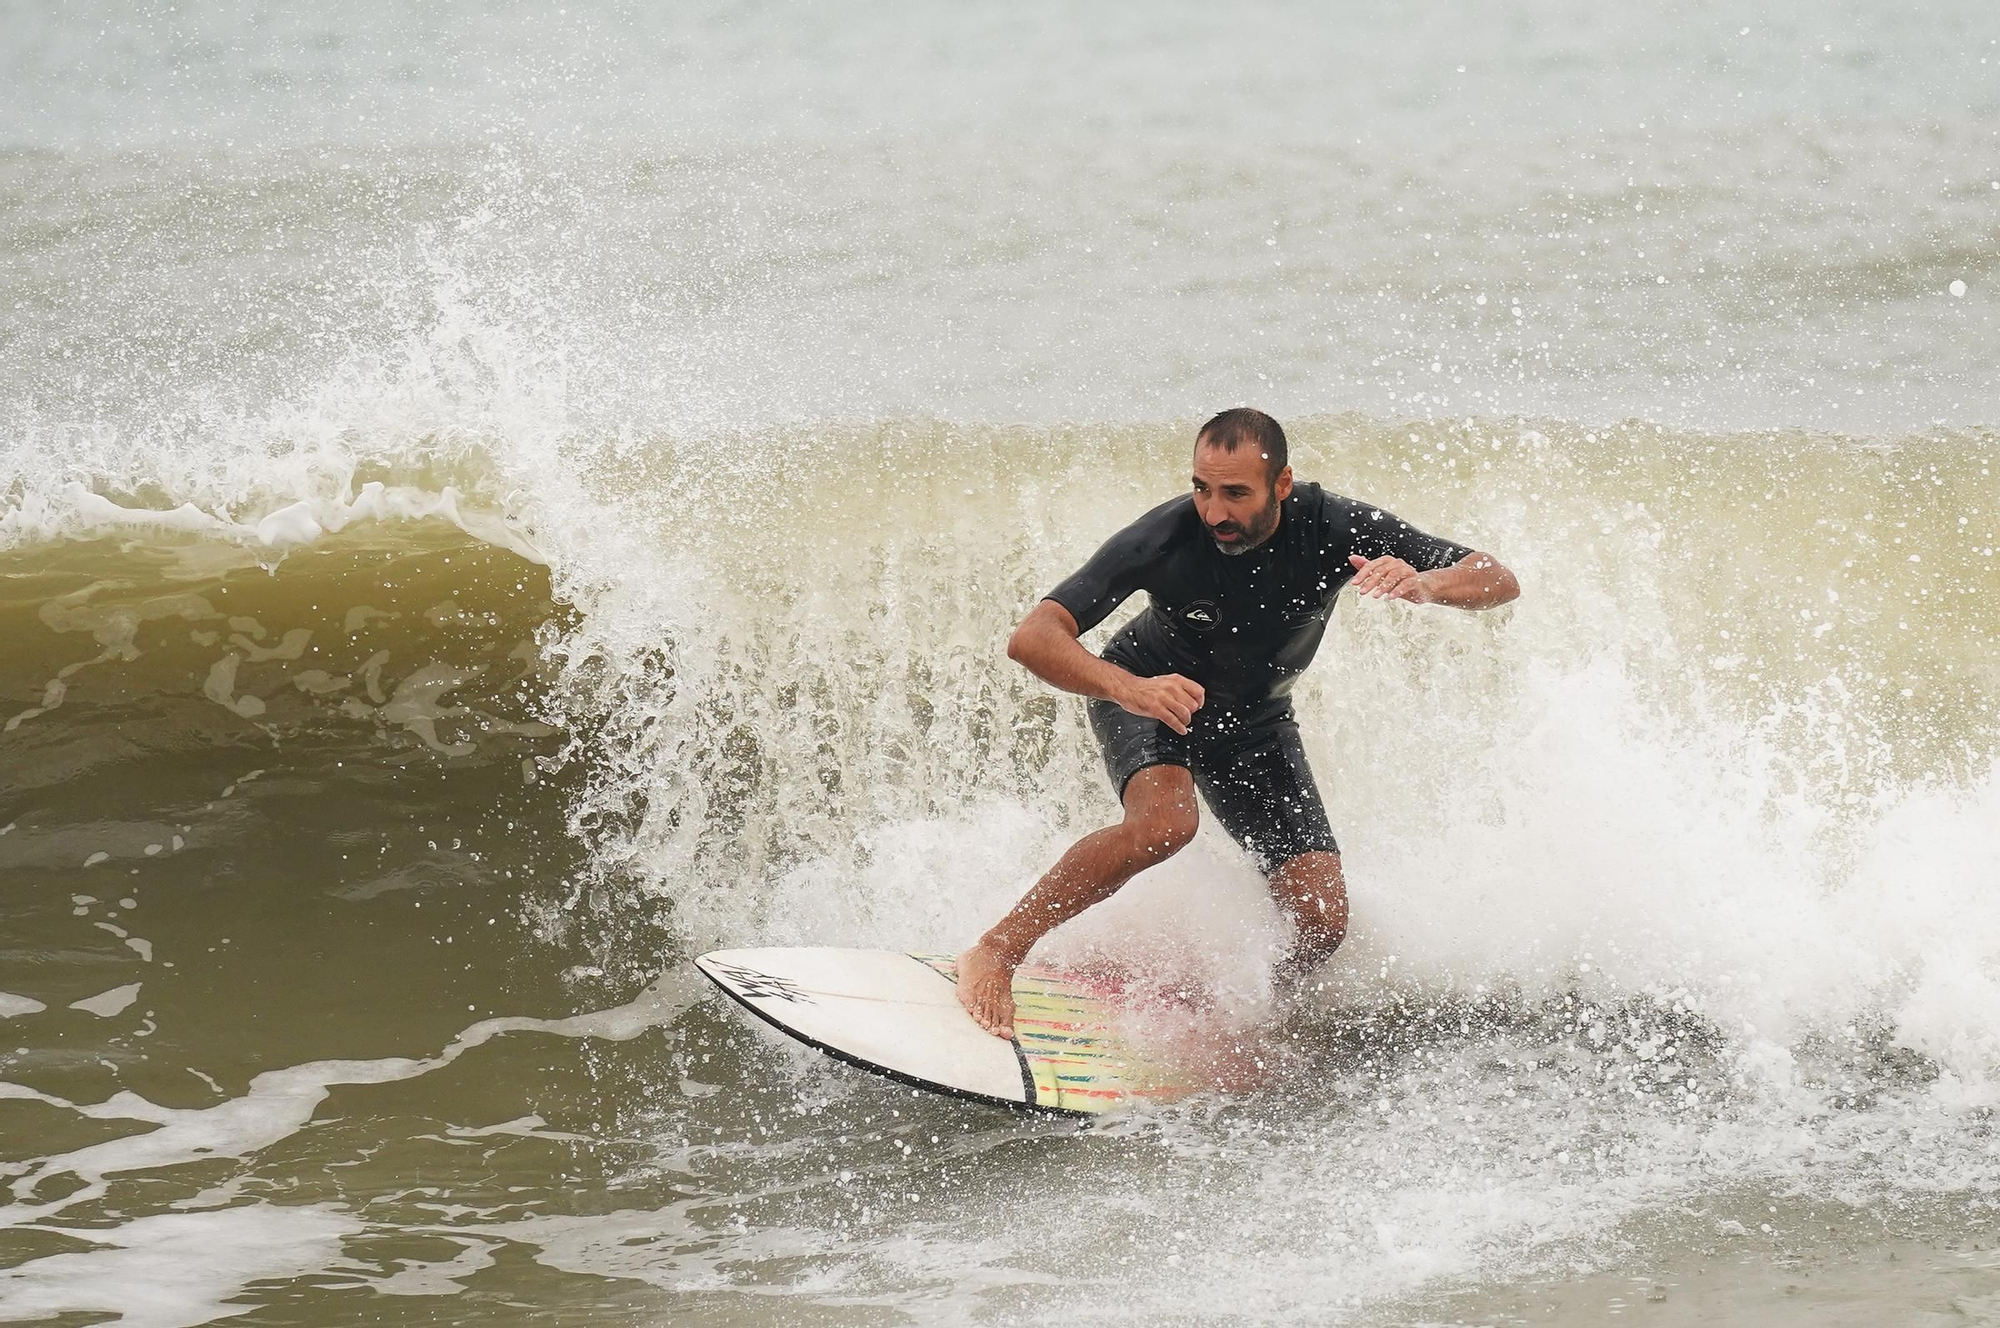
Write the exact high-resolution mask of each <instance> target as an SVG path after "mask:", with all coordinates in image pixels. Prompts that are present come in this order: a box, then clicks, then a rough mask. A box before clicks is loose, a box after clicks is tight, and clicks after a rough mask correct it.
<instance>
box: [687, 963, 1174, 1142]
mask: <svg viewBox="0 0 2000 1328" xmlns="http://www.w3.org/2000/svg"><path fill="white" fill-rule="evenodd" d="M694 962H695V966H696V967H697V968H699V969H700V970H701V971H702V973H703V974H704V975H705V976H707V977H708V979H709V980H710V981H712V982H714V983H715V985H716V986H718V987H720V988H721V989H722V991H723V992H724V993H725V994H726V995H728V997H729V998H730V999H731V1000H733V1001H735V1002H736V1003H737V1004H738V1005H741V1006H742V1007H743V1008H744V1009H746V1010H748V1011H749V1012H750V1013H751V1014H754V1015H756V1016H757V1017H758V1018H759V1019H762V1020H763V1021H764V1022H766V1023H768V1024H771V1025H773V1026H774V1027H776V1028H778V1029H779V1030H780V1031H782V1032H784V1033H785V1034H786V1035H787V1036H789V1037H792V1038H794V1039H796V1040H797V1041H799V1042H802V1043H804V1044H806V1045H807V1046H809V1047H815V1048H817V1049H818V1050H820V1051H823V1052H825V1053H826V1054H827V1055H829V1056H832V1057H834V1058H835V1059H836V1060H841V1061H845V1062H847V1063H848V1064H849V1065H855V1066H859V1067H860V1068H861V1069H864V1070H868V1071H871V1072H873V1073H875V1074H880V1075H885V1076H887V1077H888V1078H890V1079H894V1080H897V1081H898V1082H901V1083H905V1084H909V1085H911V1086H912V1087H915V1088H923V1089H929V1090H930V1091H932V1092H936V1093H945V1094H950V1095H952V1096H956V1097H963V1098H971V1099H974V1100H976V1101H980V1102H994V1103H999V1104H1001V1105H1004V1106H1009V1107H1018V1108H1024V1109H1029V1110H1035V1111H1047V1112H1059V1113H1063V1114H1067V1115H1076V1116H1089V1115H1096V1114H1098V1113H1101V1112H1105V1111H1110V1110H1113V1109H1115V1108H1117V1107H1120V1106H1123V1105H1126V1104H1128V1103H1132V1102H1137V1101H1170V1100H1172V1099H1174V1098H1177V1097H1184V1096H1186V1095H1187V1094H1188V1093H1190V1092H1193V1091H1194V1090H1195V1089H1197V1088H1199V1087H1201V1086H1202V1085H1200V1084H1199V1083H1196V1082H1194V1081H1193V1080H1192V1078H1191V1077H1190V1076H1189V1075H1187V1074H1185V1073H1183V1072H1180V1071H1177V1070H1176V1069H1175V1068H1174V1067H1173V1066H1172V1065H1170V1064H1168V1063H1167V1062H1166V1061H1165V1060H1164V1059H1162V1058H1160V1057H1158V1056H1157V1055H1149V1054H1148V1053H1147V1052H1146V1050H1145V1049H1144V1048H1143V1047H1142V1046H1140V1045H1138V1044H1137V1043H1135V1042H1134V1041H1133V1040H1132V1039H1131V1038H1130V1037H1129V1036H1128V1033H1129V1026H1130V1023H1131V1016H1132V1011H1131V1009H1130V1008H1129V1006H1128V1004H1127V1002H1126V1000H1125V992H1124V990H1123V988H1122V986H1121V985H1120V984H1119V983H1118V982H1117V981H1116V980H1115V979H1109V978H1104V977H1095V976H1091V975H1087V974H1082V973H1074V972H1065V971H1062V970H1059V969H1052V968H1042V967H1023V968H1021V969H1020V970H1018V971H1017V972H1016V973H1015V974H1014V1034H1015V1036H1014V1037H1013V1038H1012V1039H1011V1040H1010V1039H1004V1038H997V1037H995V1036H993V1035H992V1034H991V1033H988V1032H987V1031H986V1030H985V1029H983V1028H981V1027H979V1025H978V1024H976V1023H974V1022H973V1019H972V1016H971V1015H969V1014H967V1013H966V1012H965V1009H964V1007H963V1006H961V1005H960V1004H959V1003H958V991H957V985H958V962H957V959H956V958H955V957H954V956H951V955H935V954H906V953H903V952H900V951H896V950H839V949H830V948H816V947H804V948H778V947H773V948H766V949H750V950H717V951H714V952H713V953H710V954H705V955H702V956H700V957H699V958H697V959H696V960H695V961H694Z"/></svg>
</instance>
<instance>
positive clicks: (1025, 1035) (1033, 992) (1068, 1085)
mask: <svg viewBox="0 0 2000 1328" xmlns="http://www.w3.org/2000/svg"><path fill="white" fill-rule="evenodd" d="M910 957H911V958H912V959H915V960H917V961H918V962H919V963H921V964H925V965H928V966H929V967H930V968H932V969H934V970H936V971H937V972H939V973H942V974H943V975H944V976H945V977H948V978H950V979H951V980H952V981H953V982H956V981H958V961H957V959H956V958H955V957H953V956H951V955H922V954H920V955H911V956H910ZM1119 995H1120V991H1119V988H1118V987H1117V985H1116V984H1113V983H1108V982H1100V981H1094V980H1092V979H1090V978H1089V977H1086V976H1083V975H1080V974H1074V973H1061V972H1056V971H1053V970H1050V969H1042V968H1023V969H1021V970H1020V971H1019V972H1017V973H1015V975H1014V1046H1015V1050H1016V1051H1017V1053H1018V1054H1019V1055H1020V1057H1021V1062H1022V1065H1023V1066H1024V1067H1025V1069H1026V1077H1027V1078H1030V1079H1032V1081H1033V1083H1034V1086H1035V1105H1036V1106H1038V1107H1047V1108H1050V1109H1052V1110H1056V1111H1081V1112H1093V1113H1094V1112H1100V1111H1109V1110H1110V1109H1111V1108H1113V1107H1116V1106H1118V1105H1120V1104H1121V1103H1123V1102H1125V1101H1126V1100H1127V1099H1129V1098H1133V1097H1153V1098H1157V1097H1161V1096H1165V1095H1171V1094H1172V1093H1173V1091H1174V1089H1175V1088H1176V1085H1175V1084H1174V1082H1173V1080H1174V1078H1175V1076H1174V1075H1173V1074H1172V1073H1171V1072H1170V1071H1169V1070H1168V1069H1167V1067H1165V1066H1162V1065H1159V1064H1156V1063H1153V1062H1150V1061H1148V1060H1147V1059H1146V1058H1145V1056H1144V1055H1143V1054H1142V1053H1140V1052H1139V1051H1137V1050H1136V1049H1135V1048H1133V1047H1132V1046H1130V1045H1129V1044H1128V1043H1127V1042H1126V1041H1125V1040H1124V1038H1123V1037H1121V1036H1120V1035H1119V1032H1118V1028H1117V1025H1118V1022H1119V1017H1120V1016H1119V1008H1118V997H1119Z"/></svg>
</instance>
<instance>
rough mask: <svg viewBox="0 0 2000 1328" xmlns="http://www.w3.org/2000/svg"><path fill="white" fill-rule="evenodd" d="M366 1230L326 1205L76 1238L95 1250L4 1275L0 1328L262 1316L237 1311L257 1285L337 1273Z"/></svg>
mask: <svg viewBox="0 0 2000 1328" xmlns="http://www.w3.org/2000/svg"><path fill="white" fill-rule="evenodd" d="M360 1230H361V1224H360V1223H359V1222H357V1221H356V1220H355V1219H354V1218H352V1217H349V1216H347V1215H345V1214H342V1213H339V1212H337V1211H336V1210H334V1209H332V1208H329V1207H326V1206H323V1205H303V1206H279V1205H273V1204H250V1205H246V1206H243V1207H238V1208H223V1209H216V1210H212V1211H208V1212H180V1213H160V1214H155V1215H153V1216H150V1217H133V1218H127V1219H125V1220H124V1221H122V1222H120V1223H119V1224H118V1225H117V1226H115V1227H108V1228H91V1229H88V1230H75V1229H69V1230H67V1232H66V1234H68V1235H71V1236H73V1237H76V1238H77V1239H82V1240H88V1241H90V1242H92V1243H93V1244H94V1245H96V1246H97V1248H95V1249H91V1250H84V1251H80V1252H76V1253H71V1254H52V1255H48V1256H46V1257H44V1258H40V1259H32V1260H30V1261H28V1262H27V1263H24V1264H20V1265H18V1266H16V1267H13V1268H8V1269H4V1270H0V1321H6V1322H18V1321H22V1320H29V1319H52V1318H55V1317H57V1316H59V1315H66V1314H112V1315H116V1316H118V1317H117V1322H118V1323H120V1324H121V1325H124V1328H195V1325H197V1324H204V1323H213V1322H215V1321H216V1320H218V1319H230V1318H234V1317H236V1316H237V1315H239V1314H245V1313H248V1312H249V1311H251V1310H253V1309H255V1308H256V1306H255V1305H253V1304H233V1303H231V1301H232V1300H233V1298H234V1297H236V1296H238V1295H239V1294H241V1293H242V1292H243V1291H245V1290H246V1289H248V1288H249V1287H250V1286H251V1284H253V1283H256V1282H264V1281H270V1280H274V1279H285V1278H296V1277H303V1276H306V1275H307V1274H310V1273H318V1272H326V1271H332V1270H334V1269H336V1268H337V1267H339V1266H340V1265H341V1242H342V1240H343V1239H344V1238H345V1237H347V1236H350V1235H353V1234H355V1233H357V1232H358V1231H360Z"/></svg>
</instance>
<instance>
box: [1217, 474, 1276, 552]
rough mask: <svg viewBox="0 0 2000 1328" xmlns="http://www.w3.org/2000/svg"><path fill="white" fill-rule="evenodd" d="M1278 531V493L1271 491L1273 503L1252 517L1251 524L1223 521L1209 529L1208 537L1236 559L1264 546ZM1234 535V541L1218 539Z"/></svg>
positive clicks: (1274, 490)
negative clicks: (1241, 524) (1240, 524)
mask: <svg viewBox="0 0 2000 1328" xmlns="http://www.w3.org/2000/svg"><path fill="white" fill-rule="evenodd" d="M1277 530H1278V491H1277V490H1276V489H1272V490H1271V501H1270V503H1269V504H1268V505H1266V507H1265V508H1264V510H1263V511H1261V512H1259V513H1258V514H1257V515H1256V516H1254V517H1252V518H1251V520H1250V524H1249V525H1247V526H1239V525H1237V524H1236V523H1235V522H1234V521H1223V522H1219V523H1217V524H1216V525H1213V526H1210V527H1209V528H1208V537H1209V538H1210V539H1211V540H1215V547H1216V548H1218V549H1220V550H1222V551H1223V552H1224V553H1226V554H1228V555H1229V556H1230V557H1232V558H1234V557H1235V556H1236V555H1237V554H1240V553H1248V552H1250V550H1252V549H1255V548H1258V547H1260V546H1262V545H1263V543H1264V541H1265V540H1268V539H1270V538H1271V536H1272V535H1274V534H1276V533H1277ZM1228 534H1233V535H1235V536H1236V538H1235V539H1233V540H1223V539H1216V538H1215V537H1216V536H1217V535H1228Z"/></svg>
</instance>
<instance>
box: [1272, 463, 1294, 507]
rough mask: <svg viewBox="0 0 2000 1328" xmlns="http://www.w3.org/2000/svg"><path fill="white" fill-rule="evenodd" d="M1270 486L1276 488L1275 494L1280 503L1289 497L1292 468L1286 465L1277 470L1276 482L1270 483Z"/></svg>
mask: <svg viewBox="0 0 2000 1328" xmlns="http://www.w3.org/2000/svg"><path fill="white" fill-rule="evenodd" d="M1271 487H1272V488H1273V489H1274V490H1276V491H1277V495H1278V501H1279V502H1281V503H1282V502H1284V501H1285V499H1287V498H1289V497H1291V496H1292V468H1291V467H1290V466H1286V467H1285V468H1284V469H1283V470H1281V471H1279V472H1278V482H1277V483H1276V484H1274V485H1272V486H1271Z"/></svg>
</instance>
